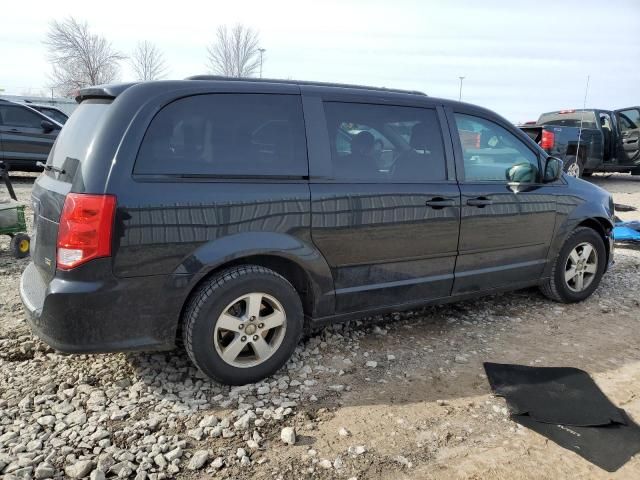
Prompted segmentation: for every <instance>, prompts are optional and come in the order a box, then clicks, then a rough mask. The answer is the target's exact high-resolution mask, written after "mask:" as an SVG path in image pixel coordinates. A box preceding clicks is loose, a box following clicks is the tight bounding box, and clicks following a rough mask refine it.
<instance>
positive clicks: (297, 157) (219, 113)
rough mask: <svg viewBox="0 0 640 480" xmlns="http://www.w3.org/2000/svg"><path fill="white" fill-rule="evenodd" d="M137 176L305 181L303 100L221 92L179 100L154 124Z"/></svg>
mask: <svg viewBox="0 0 640 480" xmlns="http://www.w3.org/2000/svg"><path fill="white" fill-rule="evenodd" d="M134 172H135V173H136V174H169V175H212V176H233V177H235V176H239V177H246V176H250V177H255V176H279V177H303V176H307V175H308V166H307V155H306V140H305V132H304V121H303V115H302V105H301V100H300V96H298V95H277V94H226V93H220V94H207V95H196V96H191V97H186V98H182V99H179V100H176V101H174V102H172V103H170V104H169V105H167V106H165V107H164V108H163V109H162V110H160V112H159V113H158V114H157V115H156V116H155V117H154V118H153V120H152V121H151V124H150V125H149V128H148V129H147V132H146V133H145V136H144V139H143V140H142V144H141V146H140V150H139V152H138V157H137V160H136V164H135V167H134Z"/></svg>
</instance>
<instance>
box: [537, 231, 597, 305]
mask: <svg viewBox="0 0 640 480" xmlns="http://www.w3.org/2000/svg"><path fill="white" fill-rule="evenodd" d="M584 242H586V243H589V244H591V245H592V246H593V248H594V249H595V251H596V253H597V270H596V273H595V274H594V276H593V279H592V280H591V283H590V284H589V285H588V286H587V287H586V288H585V289H584V290H582V291H580V292H576V291H573V290H571V289H570V288H569V285H568V284H567V282H566V281H565V268H566V265H567V261H568V258H569V254H570V253H571V252H572V251H573V249H574V248H576V247H577V246H578V245H580V244H581V243H584ZM606 262H607V253H606V249H605V246H604V242H603V240H602V237H601V236H600V234H599V233H598V232H596V231H595V230H593V229H592V228H588V227H578V228H576V229H575V230H574V231H573V232H572V233H571V234H570V235H569V237H568V238H567V239H566V240H565V242H564V245H562V248H561V249H560V252H559V253H558V255H557V257H556V259H555V260H554V263H553V267H552V269H551V276H550V277H549V278H548V279H546V280H545V281H544V283H543V284H542V285H540V290H542V293H543V294H544V295H545V296H546V297H548V298H550V299H551V300H554V301H556V302H560V303H575V302H581V301H582V300H584V299H586V298H587V297H589V296H590V295H591V294H592V293H593V292H594V291H595V289H596V288H598V285H599V284H600V280H601V279H602V275H603V274H604V270H605V266H606Z"/></svg>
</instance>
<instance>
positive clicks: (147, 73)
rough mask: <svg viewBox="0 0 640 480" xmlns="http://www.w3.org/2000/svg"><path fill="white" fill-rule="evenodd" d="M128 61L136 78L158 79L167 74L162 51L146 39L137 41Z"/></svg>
mask: <svg viewBox="0 0 640 480" xmlns="http://www.w3.org/2000/svg"><path fill="white" fill-rule="evenodd" d="M129 61H130V63H131V67H132V68H133V70H134V71H135V73H136V76H137V77H138V80H160V79H162V78H164V77H166V76H167V65H166V64H165V62H164V56H163V55H162V52H161V51H160V50H159V49H158V47H156V46H155V45H154V44H153V43H151V42H148V41H147V40H145V41H143V42H138V45H137V46H136V49H135V50H134V51H133V55H131V58H130V59H129Z"/></svg>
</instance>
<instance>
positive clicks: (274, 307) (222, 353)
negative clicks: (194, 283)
mask: <svg viewBox="0 0 640 480" xmlns="http://www.w3.org/2000/svg"><path fill="white" fill-rule="evenodd" d="M183 322H184V324H183V331H182V334H183V340H184V345H185V347H186V350H187V353H188V354H189V357H190V358H191V360H192V362H193V363H194V364H195V365H196V366H197V367H198V368H199V369H200V370H201V371H202V372H203V373H204V374H205V375H207V376H208V377H210V378H212V379H214V380H217V381H219V382H222V383H226V384H230V385H244V384H246V383H252V382H256V381H259V380H262V379H264V378H265V377H268V376H269V375H271V374H273V373H275V372H276V371H277V370H278V369H279V368H280V367H282V366H283V365H284V364H285V363H286V361H287V360H288V359H289V357H290V356H291V355H292V354H293V352H294V350H295V348H296V346H297V344H298V341H299V340H300V337H301V335H302V327H303V310H302V303H301V301H300V297H299V296H298V293H297V292H296V290H295V289H294V288H293V286H292V285H291V283H289V282H288V281H287V280H286V279H285V278H284V277H282V276H281V275H279V274H277V273H276V272H274V271H272V270H269V269H267V268H264V267H261V266H258V265H242V266H238V267H232V268H230V269H228V270H224V271H222V272H221V273H220V274H219V275H217V276H215V277H214V278H212V279H210V280H208V281H207V282H206V283H205V284H204V285H202V286H201V287H200V288H199V289H198V291H197V292H196V293H195V294H194V295H193V296H192V298H191V300H190V301H189V304H188V306H187V309H186V310H185V314H184V318H183Z"/></svg>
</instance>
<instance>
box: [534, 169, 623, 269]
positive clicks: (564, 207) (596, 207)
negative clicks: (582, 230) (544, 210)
mask: <svg viewBox="0 0 640 480" xmlns="http://www.w3.org/2000/svg"><path fill="white" fill-rule="evenodd" d="M578 181H580V180H578ZM607 195H608V194H607ZM595 197H596V198H591V199H589V200H585V199H584V198H583V197H582V198H581V197H578V196H571V197H565V198H564V199H562V200H558V217H557V220H556V222H557V227H556V231H555V235H554V238H553V240H552V242H551V245H550V246H549V254H548V256H547V266H546V268H545V271H544V275H543V276H544V277H545V278H547V277H549V276H550V275H551V269H552V268H553V262H554V260H555V259H556V257H557V255H558V253H559V252H560V249H561V248H562V245H564V243H565V242H566V240H567V238H568V237H569V235H570V234H571V232H573V231H574V230H575V229H576V228H577V227H578V226H579V225H581V224H585V223H586V224H589V223H591V222H594V221H595V222H597V223H598V225H600V226H601V227H602V232H604V235H605V237H610V235H611V230H612V229H613V210H612V208H613V205H609V201H608V199H607V200H606V201H605V196H604V195H597V196H595ZM602 232H600V233H602ZM605 248H607V251H608V254H610V245H609V242H607V241H606V240H605Z"/></svg>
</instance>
